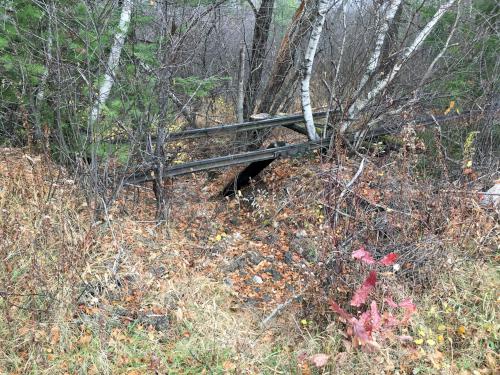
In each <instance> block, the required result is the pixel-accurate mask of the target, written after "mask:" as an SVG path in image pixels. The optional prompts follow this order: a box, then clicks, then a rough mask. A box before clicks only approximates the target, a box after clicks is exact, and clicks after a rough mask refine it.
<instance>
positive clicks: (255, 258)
mask: <svg viewBox="0 0 500 375" xmlns="http://www.w3.org/2000/svg"><path fill="white" fill-rule="evenodd" d="M247 259H248V261H249V262H250V263H252V264H254V265H258V264H259V263H260V262H262V260H263V259H264V258H263V257H262V255H260V254H258V253H256V252H255V251H250V252H249V253H248V254H247Z"/></svg>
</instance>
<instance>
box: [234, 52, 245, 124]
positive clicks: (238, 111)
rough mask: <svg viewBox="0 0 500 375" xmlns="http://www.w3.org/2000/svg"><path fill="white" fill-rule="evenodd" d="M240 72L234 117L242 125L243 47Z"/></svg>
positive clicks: (243, 89) (243, 92)
mask: <svg viewBox="0 0 500 375" xmlns="http://www.w3.org/2000/svg"><path fill="white" fill-rule="evenodd" d="M239 62H240V70H239V72H238V102H237V104H236V115H237V117H238V122H239V123H242V122H243V121H244V119H243V102H244V100H245V46H244V45H243V44H242V45H241V47H240V61H239Z"/></svg>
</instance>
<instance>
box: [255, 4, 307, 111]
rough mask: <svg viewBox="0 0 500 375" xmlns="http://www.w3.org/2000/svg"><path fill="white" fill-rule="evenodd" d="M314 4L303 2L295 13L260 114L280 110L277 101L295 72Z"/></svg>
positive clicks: (268, 85) (280, 49) (268, 84)
mask: <svg viewBox="0 0 500 375" xmlns="http://www.w3.org/2000/svg"><path fill="white" fill-rule="evenodd" d="M313 4H314V2H313V0H302V1H301V3H300V5H299V7H298V8H297V10H296V11H295V15H294V16H293V19H292V21H291V23H290V26H289V27H288V30H287V32H286V34H285V36H284V37H283V40H282V41H281V45H280V48H279V50H278V54H277V56H276V60H275V61H274V64H273V68H272V70H271V77H270V79H269V81H268V83H267V85H266V88H265V89H264V92H263V94H262V101H261V103H260V106H259V109H258V112H263V113H271V114H273V112H274V109H276V110H277V108H279V104H280V103H276V100H277V98H279V97H282V95H279V93H280V91H281V90H282V89H283V85H284V83H285V81H286V78H287V76H289V75H290V74H289V73H290V71H292V70H295V69H292V68H293V66H294V64H295V62H296V53H297V49H298V47H299V45H300V42H301V41H302V38H303V36H304V35H305V34H306V33H307V30H308V29H309V27H310V25H311V22H312V20H313V17H314V12H313V9H314V6H313ZM293 77H296V76H295V75H292V77H291V78H290V79H297V78H293ZM297 77H298V76H297ZM291 85H292V86H293V82H290V83H289V86H291Z"/></svg>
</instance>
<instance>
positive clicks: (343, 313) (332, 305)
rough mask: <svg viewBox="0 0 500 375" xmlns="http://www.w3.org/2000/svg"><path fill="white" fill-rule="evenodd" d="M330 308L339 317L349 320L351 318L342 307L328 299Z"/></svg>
mask: <svg viewBox="0 0 500 375" xmlns="http://www.w3.org/2000/svg"><path fill="white" fill-rule="evenodd" d="M330 308H331V309H332V310H333V311H334V312H336V313H337V314H339V315H340V317H341V318H343V319H345V320H347V321H349V320H351V319H352V315H351V314H349V313H348V312H347V311H345V310H344V309H343V308H342V307H340V306H339V305H338V304H337V303H336V302H334V301H330Z"/></svg>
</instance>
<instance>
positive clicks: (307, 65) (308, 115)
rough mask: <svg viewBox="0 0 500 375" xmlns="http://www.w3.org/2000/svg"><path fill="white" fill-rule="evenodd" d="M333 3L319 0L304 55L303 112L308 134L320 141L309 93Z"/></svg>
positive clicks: (314, 139)
mask: <svg viewBox="0 0 500 375" xmlns="http://www.w3.org/2000/svg"><path fill="white" fill-rule="evenodd" d="M332 3H333V1H332V0H319V2H318V9H317V15H316V19H315V20H314V23H313V26H312V31H311V36H310V37H309V43H308V45H307V49H306V53H305V57H304V66H303V68H302V82H301V96H300V99H301V100H300V101H301V104H302V112H303V113H304V121H305V123H306V129H307V134H308V136H309V139H310V140H312V141H318V140H319V136H318V133H317V132H316V128H315V126H314V119H313V115H312V107H311V95H310V93H309V84H310V81H311V73H312V67H313V62H314V56H315V55H316V49H317V47H318V43H319V38H320V36H321V32H322V30H323V24H324V23H325V16H326V12H327V11H328V9H329V8H330V7H331V5H332Z"/></svg>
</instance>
